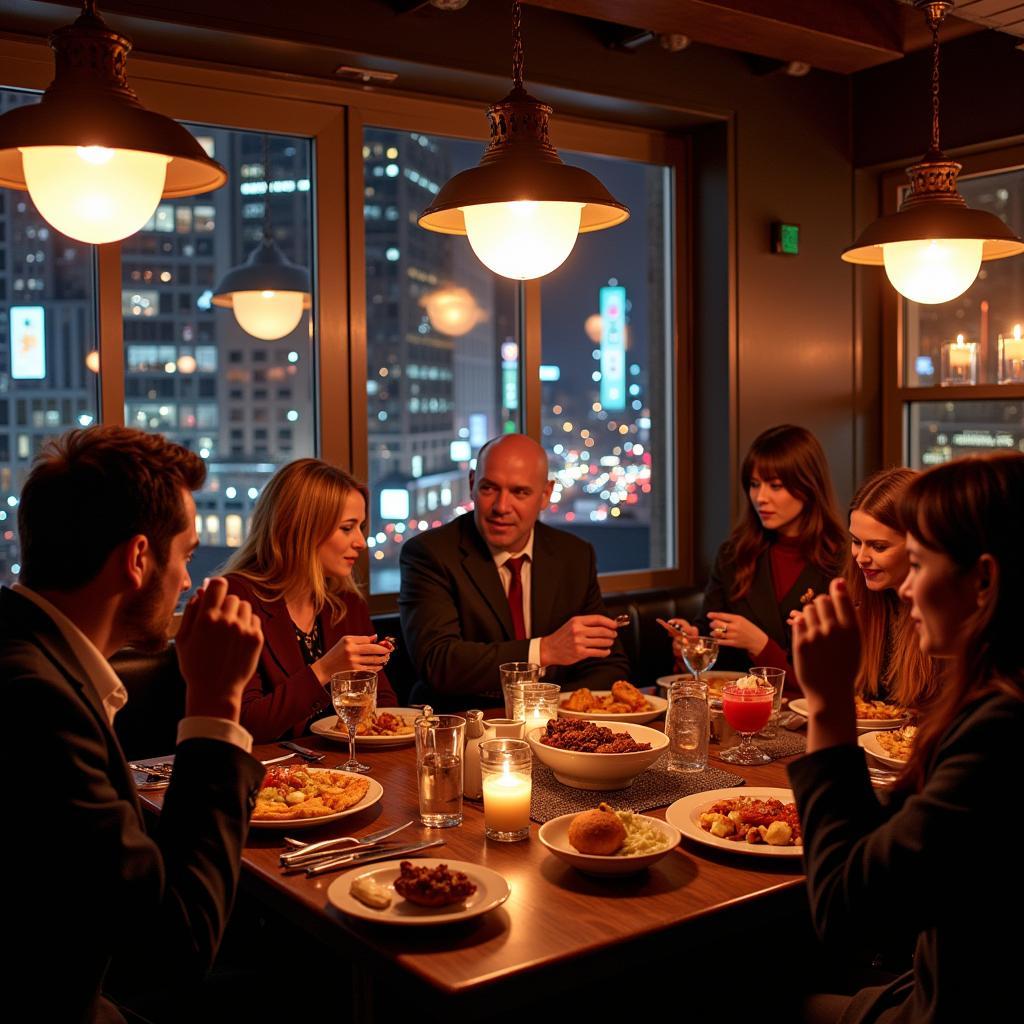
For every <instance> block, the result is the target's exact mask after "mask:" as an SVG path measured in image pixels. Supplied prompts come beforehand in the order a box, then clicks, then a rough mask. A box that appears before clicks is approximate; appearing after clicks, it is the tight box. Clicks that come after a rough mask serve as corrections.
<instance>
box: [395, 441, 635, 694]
mask: <svg viewBox="0 0 1024 1024" xmlns="http://www.w3.org/2000/svg"><path fill="white" fill-rule="evenodd" d="M552 483H553V482H552V481H551V480H549V479H548V460H547V455H546V454H545V452H544V449H543V448H541V446H540V445H539V444H537V442H536V441H534V440H533V439H532V438H529V437H525V436H523V435H522V434H505V435H503V436H502V437H499V438H496V439H494V440H491V441H488V442H487V444H485V445H484V446H483V448H481V449H480V453H479V454H478V456H477V466H476V470H475V471H470V474H469V486H470V489H471V491H472V495H473V503H474V508H473V514H472V515H471V516H470V515H464V516H459V517H457V518H456V519H455V520H453V521H452V522H450V523H448V524H447V525H446V526H441V527H438V528H437V529H434V530H428V531H426V532H424V533H421V534H420V535H419V536H416V537H413V538H411V539H410V540H408V541H407V542H406V543H405V544H403V545H402V556H401V570H402V589H401V594H400V596H399V599H398V607H399V610H400V612H401V616H402V633H403V635H404V638H405V642H406V644H407V645H408V648H409V653H410V655H411V657H412V659H413V664H414V665H415V666H416V671H417V673H418V676H419V680H420V683H421V684H423V685H422V686H420V687H418V689H417V695H418V696H421V697H422V699H425V700H429V701H430V703H432V704H434V705H435V707H442V706H443V707H447V708H451V709H455V708H459V707H461V708H468V707H472V706H474V705H480V704H482V703H485V701H484V700H482V698H490V699H491V700H493V701H494V702H496V703H500V701H501V683H500V679H499V672H498V666H499V665H501V664H503V663H504V662H506V661H533V662H535V663H537V664H539V665H540V666H541V667H542V668H543V669H544V679H545V680H548V681H551V682H556V683H560V684H561V686H562V688H563V689H566V690H569V689H575V688H576V687H578V686H589V687H590V688H592V689H605V690H606V689H609V688H610V687H611V684H612V683H613V682H615V680H617V679H628V678H629V665H628V662H627V661H626V656H625V654H624V653H623V650H622V646H621V644H620V643H619V641H618V636H617V632H616V629H615V623H614V621H613V620H612V619H610V618H608V616H607V615H605V613H604V606H603V604H602V601H601V591H600V588H599V587H598V584H597V568H596V563H595V559H594V549H593V548H592V547H591V546H590V545H589V544H588V543H587V542H586V541H584V540H580V539H579V538H578V537H575V536H573V535H572V534H571V533H566V532H565V531H564V530H556V529H553V528H552V527H550V526H545V525H544V524H543V523H540V522H538V521H537V520H538V516H539V515H540V511H541V509H542V508H544V506H545V505H546V504H547V503H548V501H549V499H550V498H551V488H552Z"/></svg>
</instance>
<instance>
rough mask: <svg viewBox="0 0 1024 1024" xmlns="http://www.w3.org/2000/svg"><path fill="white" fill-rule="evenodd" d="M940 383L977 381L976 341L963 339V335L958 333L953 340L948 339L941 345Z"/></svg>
mask: <svg viewBox="0 0 1024 1024" xmlns="http://www.w3.org/2000/svg"><path fill="white" fill-rule="evenodd" d="M942 383H943V384H977V383H978V343H977V342H976V341H964V336H963V335H962V334H958V335H957V336H956V341H955V342H952V341H948V342H946V344H945V345H943V346H942Z"/></svg>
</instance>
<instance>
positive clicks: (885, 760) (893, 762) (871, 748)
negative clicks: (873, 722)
mask: <svg viewBox="0 0 1024 1024" xmlns="http://www.w3.org/2000/svg"><path fill="white" fill-rule="evenodd" d="M888 731H889V730H888V729H876V730H874V731H872V732H863V733H861V734H860V735H859V736H858V737H857V743H858V745H859V746H862V747H863V748H864V749H865V750H866V751H867V752H868V753H869V754H870V755H871V756H872V757H873V758H875V760H876V761H881V762H882V764H884V765H888V766H889V767H890V768H896V769H900V768H904V767H906V764H907V762H906V761H901V760H899V758H896V757H893V756H892V755H891V754H887V753H886V752H885V748H884V747H883V746H882V744H881V743H879V742H878V734H879V732H888Z"/></svg>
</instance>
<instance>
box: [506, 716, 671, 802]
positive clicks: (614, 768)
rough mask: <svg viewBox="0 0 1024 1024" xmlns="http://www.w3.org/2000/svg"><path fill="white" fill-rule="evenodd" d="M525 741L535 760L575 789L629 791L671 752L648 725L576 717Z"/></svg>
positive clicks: (662, 736) (534, 732) (552, 723)
mask: <svg viewBox="0 0 1024 1024" xmlns="http://www.w3.org/2000/svg"><path fill="white" fill-rule="evenodd" d="M526 739H527V740H528V742H529V744H530V746H531V747H532V748H533V754H534V757H536V758H537V760H539V761H540V762H541V763H542V764H545V765H547V766H548V768H550V769H551V771H552V772H554V775H555V778H556V779H558V781H559V782H561V783H564V784H565V785H566V786H573V787H575V788H576V789H625V788H626V787H627V786H629V785H630V784H631V783H632V782H633V780H634V779H635V778H636V777H637V776H638V775H639V774H640V773H641V772H642V771H645V770H646V769H647V768H650V766H651V765H652V764H654V762H655V761H657V760H658V758H659V757H661V755H662V754H663V753H664V752H665V750H666V748H667V747H668V737H667V736H666V735H665V734H664V733H663V732H659V731H658V730H657V729H651V728H648V727H647V726H646V725H635V724H633V723H631V722H623V723H620V722H616V723H615V724H614V727H612V726H608V725H605V724H604V723H602V722H591V721H580V720H577V719H574V718H553V719H552V720H551V721H550V722H548V724H547V726H540V727H538V728H536V729H531V730H529V732H527V734H526Z"/></svg>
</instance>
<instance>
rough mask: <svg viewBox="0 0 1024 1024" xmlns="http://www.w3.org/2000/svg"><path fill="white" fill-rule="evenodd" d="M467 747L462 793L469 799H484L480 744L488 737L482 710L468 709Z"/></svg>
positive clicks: (466, 714) (463, 763)
mask: <svg viewBox="0 0 1024 1024" xmlns="http://www.w3.org/2000/svg"><path fill="white" fill-rule="evenodd" d="M463 717H464V718H465V719H466V749H465V751H464V752H463V755H462V793H463V796H465V797H466V798H467V799H469V800H482V799H483V795H484V780H483V775H482V773H481V771H480V744H481V743H482V742H483V741H484V740H485V739H487V733H486V730H485V729H484V713H483V712H482V711H466V712H464V713H463Z"/></svg>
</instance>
